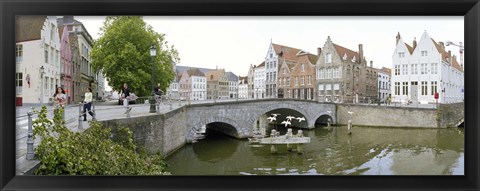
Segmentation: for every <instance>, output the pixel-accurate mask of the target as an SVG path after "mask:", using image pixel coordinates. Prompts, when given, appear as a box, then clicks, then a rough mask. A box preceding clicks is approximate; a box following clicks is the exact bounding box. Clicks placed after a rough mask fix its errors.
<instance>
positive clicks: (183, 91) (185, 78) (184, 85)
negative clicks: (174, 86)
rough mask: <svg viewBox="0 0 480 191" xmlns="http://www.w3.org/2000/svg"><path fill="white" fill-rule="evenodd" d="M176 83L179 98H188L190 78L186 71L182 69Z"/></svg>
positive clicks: (190, 86) (190, 87) (190, 90)
mask: <svg viewBox="0 0 480 191" xmlns="http://www.w3.org/2000/svg"><path fill="white" fill-rule="evenodd" d="M178 84H179V86H180V88H179V89H178V94H179V95H180V100H189V98H190V95H191V93H192V80H191V78H190V75H188V72H187V71H183V73H182V75H181V77H180V80H179V82H178Z"/></svg>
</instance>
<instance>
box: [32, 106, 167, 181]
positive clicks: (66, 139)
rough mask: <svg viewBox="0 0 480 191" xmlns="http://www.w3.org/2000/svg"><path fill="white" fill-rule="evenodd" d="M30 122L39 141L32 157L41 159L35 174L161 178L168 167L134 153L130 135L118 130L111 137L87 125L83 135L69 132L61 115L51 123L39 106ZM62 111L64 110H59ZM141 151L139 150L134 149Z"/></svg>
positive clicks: (155, 158)
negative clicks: (36, 114) (157, 176)
mask: <svg viewBox="0 0 480 191" xmlns="http://www.w3.org/2000/svg"><path fill="white" fill-rule="evenodd" d="M36 112H38V113H39V117H38V119H36V120H35V121H34V122H33V125H34V135H35V137H36V136H39V137H40V138H41V139H42V140H41V142H40V144H39V145H38V147H37V148H36V154H35V157H36V158H37V159H38V160H40V164H39V168H38V169H37V170H36V171H35V174H37V175H162V174H165V167H166V166H167V165H166V163H165V161H164V160H163V158H162V157H161V155H160V154H158V153H157V154H155V155H148V154H146V152H140V153H137V152H136V151H135V150H136V149H137V147H136V145H135V144H134V143H133V138H132V132H131V131H130V130H129V129H128V128H124V127H123V128H118V130H116V131H117V132H114V133H115V134H116V135H117V136H116V138H115V139H110V137H112V132H111V130H110V129H109V128H105V127H103V125H102V124H100V123H98V122H90V128H89V129H86V130H85V131H84V132H83V133H78V132H72V131H70V130H69V129H68V128H67V127H66V126H65V125H64V124H63V119H62V117H61V115H56V116H55V117H54V120H53V122H54V123H53V125H52V121H51V120H49V119H47V117H46V107H45V106H44V107H42V109H41V110H40V111H36ZM60 112H63V111H60ZM137 150H141V149H137Z"/></svg>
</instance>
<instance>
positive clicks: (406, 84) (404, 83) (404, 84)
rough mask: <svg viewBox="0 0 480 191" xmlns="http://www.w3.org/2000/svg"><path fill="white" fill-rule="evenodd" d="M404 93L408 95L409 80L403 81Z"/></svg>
mask: <svg viewBox="0 0 480 191" xmlns="http://www.w3.org/2000/svg"><path fill="white" fill-rule="evenodd" d="M403 95H408V82H403Z"/></svg>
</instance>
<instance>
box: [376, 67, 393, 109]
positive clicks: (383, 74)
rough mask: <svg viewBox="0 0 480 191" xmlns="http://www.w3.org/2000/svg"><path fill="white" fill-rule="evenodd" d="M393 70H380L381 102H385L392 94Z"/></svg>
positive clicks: (379, 96) (379, 90) (379, 92)
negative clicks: (391, 77)
mask: <svg viewBox="0 0 480 191" xmlns="http://www.w3.org/2000/svg"><path fill="white" fill-rule="evenodd" d="M391 73H392V70H391V69H390V68H385V67H382V69H379V70H378V98H379V100H380V101H385V100H386V98H387V97H388V95H389V94H390V75H391Z"/></svg>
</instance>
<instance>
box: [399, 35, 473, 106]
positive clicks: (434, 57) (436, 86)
mask: <svg viewBox="0 0 480 191" xmlns="http://www.w3.org/2000/svg"><path fill="white" fill-rule="evenodd" d="M412 45H413V46H410V45H408V44H407V43H405V42H404V40H403V39H402V37H401V36H400V33H398V34H397V37H396V48H395V51H394V53H393V56H392V61H393V66H392V79H391V81H392V83H391V90H392V91H391V92H392V97H393V101H395V102H406V101H411V102H413V103H415V102H417V101H418V102H420V103H435V99H434V95H435V93H437V92H438V93H439V99H438V102H439V103H456V102H463V99H464V94H463V91H464V71H463V68H462V67H461V66H460V65H459V64H458V62H457V59H456V56H455V55H452V53H451V52H450V51H448V52H447V51H446V50H445V45H444V44H443V42H439V43H437V42H436V41H435V40H434V39H433V38H431V37H430V36H429V35H428V33H427V32H426V31H425V32H424V33H423V34H422V37H421V38H420V41H419V42H418V45H417V41H416V39H414V41H413V44H412Z"/></svg>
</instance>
